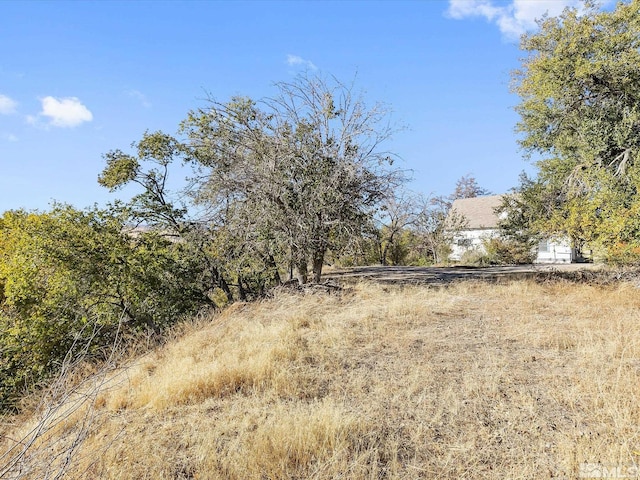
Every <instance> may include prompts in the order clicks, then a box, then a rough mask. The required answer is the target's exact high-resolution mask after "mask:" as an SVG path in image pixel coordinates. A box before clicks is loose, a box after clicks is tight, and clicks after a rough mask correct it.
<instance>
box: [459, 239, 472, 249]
mask: <svg viewBox="0 0 640 480" xmlns="http://www.w3.org/2000/svg"><path fill="white" fill-rule="evenodd" d="M456 244H457V245H458V246H459V247H470V246H471V239H470V238H459V239H458V240H457V241H456Z"/></svg>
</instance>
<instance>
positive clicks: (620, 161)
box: [515, 1, 640, 251]
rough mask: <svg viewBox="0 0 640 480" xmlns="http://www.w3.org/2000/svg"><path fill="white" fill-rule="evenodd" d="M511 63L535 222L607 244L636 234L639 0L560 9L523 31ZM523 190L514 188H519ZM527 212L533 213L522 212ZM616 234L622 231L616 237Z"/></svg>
mask: <svg viewBox="0 0 640 480" xmlns="http://www.w3.org/2000/svg"><path fill="white" fill-rule="evenodd" d="M522 48H523V50H524V51H525V52H527V53H528V56H527V58H525V60H524V61H523V66H522V69H521V70H519V71H518V72H516V73H515V80H516V83H515V91H516V92H517V93H518V94H519V95H520V96H521V98H522V101H521V103H520V104H519V106H518V107H517V110H518V112H519V113H520V115H521V121H520V122H519V124H518V127H517V130H518V131H519V132H521V133H522V134H523V136H522V138H521V145H522V146H523V147H524V149H525V151H526V153H527V154H528V155H529V156H530V158H532V157H534V156H535V158H537V159H538V160H537V165H538V167H539V175H538V178H537V179H536V180H535V181H533V182H528V184H523V188H525V189H528V192H529V193H533V192H536V195H525V197H527V196H528V197H529V198H531V200H532V201H531V202H529V203H527V204H526V205H524V206H521V207H522V208H530V209H532V211H534V212H535V214H536V215H537V218H536V219H535V220H534V221H535V222H536V224H537V227H536V228H537V229H538V230H540V231H545V232H546V233H550V234H553V233H556V234H564V235H568V236H569V237H570V238H572V239H573V241H574V243H575V244H576V246H579V244H580V243H582V242H585V241H588V242H592V243H595V244H600V245H601V246H602V247H603V248H604V250H605V251H610V249H611V247H612V246H613V244H614V243H615V242H620V241H622V242H624V243H628V242H633V243H636V244H637V243H638V239H639V238H640V230H638V225H637V223H638V222H637V221H636V220H635V217H634V216H633V215H629V212H632V211H635V210H637V209H638V206H637V205H636V204H637V202H638V187H639V186H640V184H639V183H638V169H639V168H640V165H638V158H639V155H640V2H638V1H632V2H628V3H619V4H618V5H617V6H616V8H615V9H614V10H612V11H600V10H599V9H598V8H597V7H596V6H595V5H594V4H592V3H589V2H587V3H586V5H585V9H584V10H583V11H577V10H575V9H569V10H566V11H565V12H564V13H563V14H562V15H561V16H560V17H558V18H545V19H543V20H542V21H541V22H540V31H539V32H538V33H534V34H530V35H527V36H525V37H523V40H522ZM523 198H524V197H523ZM532 217H533V216H532ZM621 239H622V240H621Z"/></svg>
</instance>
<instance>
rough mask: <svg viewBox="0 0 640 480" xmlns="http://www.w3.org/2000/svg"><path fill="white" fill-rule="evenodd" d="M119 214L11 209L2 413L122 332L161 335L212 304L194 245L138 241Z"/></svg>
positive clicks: (0, 370)
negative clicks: (69, 362) (26, 392)
mask: <svg viewBox="0 0 640 480" xmlns="http://www.w3.org/2000/svg"><path fill="white" fill-rule="evenodd" d="M127 219H128V215H126V212H123V211H121V210H120V209H117V208H115V207H114V209H112V210H97V209H94V210H89V211H78V210H75V209H73V208H72V207H69V206H65V205H56V206H55V207H54V208H53V210H52V211H51V212H47V213H37V212H25V211H9V212H5V213H4V215H3V216H2V217H0V286H1V287H2V293H1V294H0V351H1V352H2V356H1V357H0V408H4V407H9V406H11V405H12V404H13V402H14V401H15V399H16V398H17V397H18V396H19V395H20V394H22V393H23V392H22V391H23V389H25V388H27V387H31V386H34V385H38V384H39V382H41V381H42V380H43V379H45V378H46V377H48V376H49V375H50V374H53V373H55V372H56V370H57V368H58V367H59V366H60V365H61V363H62V362H63V360H64V359H65V358H69V357H71V358H74V355H77V354H79V353H82V354H88V355H89V356H90V357H91V356H97V357H100V355H101V353H102V352H103V349H105V348H106V347H109V346H111V345H113V341H114V340H115V338H116V336H117V335H124V336H136V335H138V334H140V333H145V332H153V333H158V332H160V331H162V330H163V329H165V328H166V327H168V326H170V325H172V324H174V323H175V322H176V321H178V320H179V319H180V318H181V317H182V316H184V315H189V314H193V313H195V312H197V311H198V310H199V309H200V308H202V307H204V306H207V305H211V300H210V298H209V297H208V289H207V288H203V285H202V283H201V278H200V276H201V267H200V264H199V263H198V262H196V261H195V259H194V258H193V256H191V255H188V252H186V251H185V248H186V246H185V245H183V244H181V243H176V242H173V241H171V240H169V239H167V238H165V237H163V236H162V235H159V234H157V233H155V232H150V233H140V232H138V234H136V235H132V233H131V232H130V226H129V225H128V224H127V223H126V220H127Z"/></svg>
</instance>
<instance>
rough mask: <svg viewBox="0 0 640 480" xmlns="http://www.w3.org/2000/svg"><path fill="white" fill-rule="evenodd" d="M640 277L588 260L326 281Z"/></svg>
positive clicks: (332, 274) (377, 270) (337, 273)
mask: <svg viewBox="0 0 640 480" xmlns="http://www.w3.org/2000/svg"><path fill="white" fill-rule="evenodd" d="M636 277H638V271H637V270H633V271H628V272H622V271H614V270H611V269H605V268H604V267H603V266H601V265H593V264H586V263H574V264H554V265H508V266H492V267H468V266H455V267H407V266H397V267H395V266H394V267H391V266H380V265H374V266H366V267H349V268H338V269H334V270H330V271H328V272H327V273H326V275H325V276H324V278H325V280H327V281H332V282H341V283H353V282H358V281H361V280H366V281H373V282H376V283H391V284H408V285H421V284H435V285H442V284H448V283H452V282H459V281H468V280H475V281H489V282H499V281H504V280H507V281H511V280H522V279H535V280H539V281H548V280H552V279H563V280H570V281H587V282H590V283H592V282H595V283H608V280H607V279H609V280H620V279H627V280H628V279H632V278H636Z"/></svg>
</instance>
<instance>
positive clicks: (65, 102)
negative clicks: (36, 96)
mask: <svg viewBox="0 0 640 480" xmlns="http://www.w3.org/2000/svg"><path fill="white" fill-rule="evenodd" d="M40 101H41V102H42V111H41V112H40V113H39V114H38V115H39V116H41V117H47V118H48V119H49V125H51V126H54V127H63V128H72V127H77V126H78V125H80V124H82V123H84V122H90V121H91V120H93V114H92V113H91V112H90V111H89V109H88V108H87V107H86V106H84V105H83V104H82V102H81V101H80V100H79V99H78V98H76V97H66V98H54V97H44V98H42V99H40ZM27 121H28V122H30V123H35V122H36V121H37V118H35V117H33V116H29V117H27Z"/></svg>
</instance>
